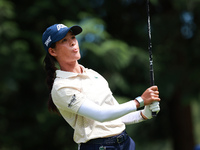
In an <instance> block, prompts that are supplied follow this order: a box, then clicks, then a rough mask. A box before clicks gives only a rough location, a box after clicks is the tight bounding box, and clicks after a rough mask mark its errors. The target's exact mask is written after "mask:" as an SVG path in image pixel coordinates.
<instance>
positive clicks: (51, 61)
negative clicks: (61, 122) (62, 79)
mask: <svg viewBox="0 0 200 150" xmlns="http://www.w3.org/2000/svg"><path fill="white" fill-rule="evenodd" d="M55 62H56V59H55V58H54V57H53V56H51V55H50V54H49V53H47V54H46V57H45V59H44V65H45V70H46V73H47V78H46V83H47V86H48V89H49V99H48V110H49V111H51V112H56V113H58V114H59V111H58V109H57V107H56V106H55V104H54V103H53V100H52V96H51V89H52V87H53V82H54V79H55V72H56V70H57V68H56V67H55Z"/></svg>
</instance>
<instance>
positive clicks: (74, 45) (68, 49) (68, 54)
mask: <svg viewBox="0 0 200 150" xmlns="http://www.w3.org/2000/svg"><path fill="white" fill-rule="evenodd" d="M53 50H54V52H53V54H51V55H52V56H54V57H55V58H56V60H57V61H58V63H59V64H61V63H62V64H63V63H64V64H65V63H73V62H75V61H77V60H79V59H80V58H81V55H80V52H79V45H78V41H77V39H76V37H75V35H74V34H73V33H72V32H71V31H69V32H68V33H67V35H66V36H65V37H64V38H63V39H61V40H60V41H58V42H56V46H55V48H53Z"/></svg>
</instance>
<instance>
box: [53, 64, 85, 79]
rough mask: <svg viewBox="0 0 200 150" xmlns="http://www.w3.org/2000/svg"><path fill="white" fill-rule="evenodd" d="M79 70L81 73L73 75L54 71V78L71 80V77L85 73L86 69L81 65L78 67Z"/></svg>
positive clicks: (72, 73)
mask: <svg viewBox="0 0 200 150" xmlns="http://www.w3.org/2000/svg"><path fill="white" fill-rule="evenodd" d="M80 67H81V69H82V70H83V73H74V72H68V71H62V70H56V77H57V78H65V79H67V78H71V77H76V76H78V75H81V74H85V73H86V68H85V67H84V66H82V65H80Z"/></svg>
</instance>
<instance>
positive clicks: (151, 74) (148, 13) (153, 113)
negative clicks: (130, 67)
mask: <svg viewBox="0 0 200 150" xmlns="http://www.w3.org/2000/svg"><path fill="white" fill-rule="evenodd" d="M149 4H150V2H149V0H147V16H148V18H147V19H148V38H149V42H148V50H149V69H150V86H153V85H155V83H154V69H153V54H152V42H151V18H150V8H149ZM152 116H153V117H155V116H156V112H152Z"/></svg>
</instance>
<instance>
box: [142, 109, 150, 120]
mask: <svg viewBox="0 0 200 150" xmlns="http://www.w3.org/2000/svg"><path fill="white" fill-rule="evenodd" d="M140 115H141V116H142V118H143V119H144V120H147V119H148V118H147V117H146V116H145V115H144V114H143V113H142V111H140Z"/></svg>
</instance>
